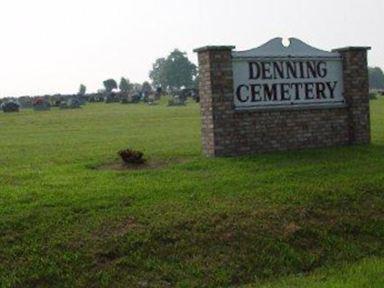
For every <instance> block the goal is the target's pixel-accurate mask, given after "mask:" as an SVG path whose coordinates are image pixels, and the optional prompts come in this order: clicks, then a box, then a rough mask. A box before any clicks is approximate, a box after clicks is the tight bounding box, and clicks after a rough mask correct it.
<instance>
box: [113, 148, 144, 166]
mask: <svg viewBox="0 0 384 288" xmlns="http://www.w3.org/2000/svg"><path fill="white" fill-rule="evenodd" d="M118 154H119V156H120V157H121V159H122V160H123V162H124V163H125V164H144V163H145V159H144V158H143V156H144V153H143V152H140V151H135V150H132V149H125V150H121V151H119V153H118Z"/></svg>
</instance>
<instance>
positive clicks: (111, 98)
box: [89, 89, 199, 106]
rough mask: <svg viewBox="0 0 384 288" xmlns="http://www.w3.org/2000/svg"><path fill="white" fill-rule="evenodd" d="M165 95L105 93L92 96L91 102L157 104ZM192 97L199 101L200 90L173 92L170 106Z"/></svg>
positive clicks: (169, 102) (160, 93)
mask: <svg viewBox="0 0 384 288" xmlns="http://www.w3.org/2000/svg"><path fill="white" fill-rule="evenodd" d="M162 95H164V94H163V93H162V92H161V91H156V92H153V93H138V94H125V93H113V92H110V93H105V94H104V95H103V96H102V97H101V98H100V97H99V98H91V99H90V100H89V101H90V102H104V103H107V104H109V103H121V104H137V103H140V102H144V103H147V104H148V105H156V104H158V103H159V100H160V98H161V96H162ZM188 97H191V98H192V99H193V100H195V101H196V102H199V96H198V90H196V89H184V90H181V91H175V92H172V93H171V99H170V100H169V101H168V106H183V105H186V101H187V98H188Z"/></svg>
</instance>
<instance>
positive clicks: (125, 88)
mask: <svg viewBox="0 0 384 288" xmlns="http://www.w3.org/2000/svg"><path fill="white" fill-rule="evenodd" d="M119 89H120V91H122V92H126V93H127V92H130V91H131V90H132V84H131V83H130V82H129V80H128V79H127V78H124V77H121V79H120V84H119Z"/></svg>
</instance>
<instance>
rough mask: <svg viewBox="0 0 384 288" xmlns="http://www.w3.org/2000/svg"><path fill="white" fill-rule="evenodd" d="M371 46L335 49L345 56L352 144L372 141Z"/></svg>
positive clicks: (345, 77)
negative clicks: (368, 60) (370, 107)
mask: <svg viewBox="0 0 384 288" xmlns="http://www.w3.org/2000/svg"><path fill="white" fill-rule="evenodd" d="M369 49H370V48H369V47H347V48H340V49H335V50H334V51H335V52H339V53H340V54H341V56H342V58H343V78H344V97H345V100H346V102H347V104H348V110H349V112H348V113H349V126H350V127H349V141H350V143H351V144H369V143H370V142H371V127H370V111H369V80H368V64H367V51H368V50H369Z"/></svg>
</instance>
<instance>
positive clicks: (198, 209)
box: [0, 99, 384, 287]
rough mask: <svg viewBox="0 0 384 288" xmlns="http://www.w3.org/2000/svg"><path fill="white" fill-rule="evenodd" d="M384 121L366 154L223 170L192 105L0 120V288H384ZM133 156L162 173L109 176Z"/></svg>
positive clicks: (268, 158)
mask: <svg viewBox="0 0 384 288" xmlns="http://www.w3.org/2000/svg"><path fill="white" fill-rule="evenodd" d="M383 113H384V99H383V100H376V101H372V132H373V143H372V145H370V146H355V147H339V148H332V149H316V150H305V151H297V152H287V153H272V154H265V155H257V156H253V157H242V158H229V159H208V158H205V157H203V156H201V145H200V118H199V109H198V106H197V105H196V104H189V105H188V106H186V107H175V108H168V107H166V106H165V104H164V103H163V104H162V105H158V106H145V105H143V104H139V105H121V104H108V105H107V104H90V105H88V106H86V107H84V108H83V109H81V110H72V111H69V110H66V111H61V110H55V109H54V110H52V111H49V112H33V111H31V110H24V111H22V112H20V113H18V114H5V113H1V114H0V129H1V133H0V287H229V286H235V287H237V286H239V287H241V286H243V285H245V286H244V287H259V285H265V286H261V287H344V286H343V285H344V284H345V285H346V283H347V284H348V285H349V286H347V287H382V285H383V282H382V281H383V280H382V279H383V278H384V274H383V269H384V240H383V239H384V127H383V126H382V125H383V123H384V122H383V121H384V114H383ZM127 147H132V148H135V149H139V150H142V151H144V152H145V154H146V155H147V158H148V159H149V161H150V162H151V163H155V165H154V166H156V167H155V168H153V169H147V170H135V171H115V170H112V169H109V168H111V167H113V165H110V164H111V163H115V162H117V161H118V156H117V152H118V150H120V149H122V148H127ZM346 275H350V277H348V276H346ZM346 278H348V281H349V282H347V280H345V279H346ZM380 281H381V282H380ZM364 285H365V286H364ZM373 285H376V286H373Z"/></svg>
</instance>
